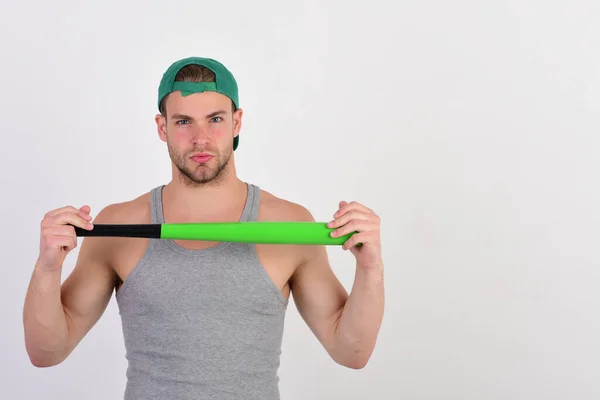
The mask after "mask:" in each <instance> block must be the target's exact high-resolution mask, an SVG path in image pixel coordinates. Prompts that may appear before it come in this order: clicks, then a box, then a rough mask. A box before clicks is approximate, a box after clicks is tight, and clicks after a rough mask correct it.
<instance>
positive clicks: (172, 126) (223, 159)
mask: <svg viewBox="0 0 600 400" xmlns="http://www.w3.org/2000/svg"><path fill="white" fill-rule="evenodd" d="M241 113H242V111H241V110H237V111H236V112H235V113H233V110H232V104H231V100H230V99H229V98H228V97H227V96H225V95H222V94H220V93H215V92H204V93H194V94H191V95H189V96H182V95H181V93H180V92H173V93H171V94H170V95H169V97H168V98H167V101H166V118H163V117H162V116H160V115H157V117H156V122H157V125H158V130H159V134H160V136H161V139H163V140H164V141H165V142H166V143H167V147H168V149H169V156H170V157H171V160H172V162H173V164H174V165H175V166H176V167H177V169H178V170H179V172H180V174H181V175H182V177H183V178H184V181H185V182H186V183H187V184H190V185H192V186H194V185H202V184H206V183H209V182H211V183H218V182H219V179H220V178H223V171H224V170H225V169H226V167H227V165H228V162H229V160H230V158H231V155H232V153H233V138H234V136H236V135H237V134H238V133H239V129H240V125H241V124H240V123H241Z"/></svg>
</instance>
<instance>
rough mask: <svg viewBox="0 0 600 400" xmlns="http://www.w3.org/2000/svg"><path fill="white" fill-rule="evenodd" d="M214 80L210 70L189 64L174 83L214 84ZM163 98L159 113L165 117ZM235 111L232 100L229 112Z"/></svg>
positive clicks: (176, 77) (164, 100)
mask: <svg viewBox="0 0 600 400" xmlns="http://www.w3.org/2000/svg"><path fill="white" fill-rule="evenodd" d="M215 80H216V77H215V74H214V72H212V71H211V70H210V69H208V68H206V67H203V66H201V65H197V64H189V65H186V66H185V67H183V68H182V69H181V70H180V71H179V72H178V73H177V75H176V76H175V82H196V83H200V82H214V81H215ZM168 97H169V96H165V97H164V98H163V99H162V100H161V102H160V107H159V110H160V113H161V115H163V116H164V117H166V116H167V114H166V112H167V110H166V104H167V98H168ZM235 110H236V108H235V104H234V103H233V100H232V101H231V112H234V111H235Z"/></svg>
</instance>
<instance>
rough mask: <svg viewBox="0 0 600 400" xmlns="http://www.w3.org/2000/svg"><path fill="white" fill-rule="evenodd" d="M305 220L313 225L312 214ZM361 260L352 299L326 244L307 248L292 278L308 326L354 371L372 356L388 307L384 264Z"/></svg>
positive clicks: (297, 303)
mask: <svg viewBox="0 0 600 400" xmlns="http://www.w3.org/2000/svg"><path fill="white" fill-rule="evenodd" d="M304 220H307V221H314V219H313V218H312V216H310V215H305V217H304ZM350 228H352V226H350ZM342 234H343V233H342ZM361 238H362V237H361ZM358 260H359V258H357V264H356V273H355V279H354V283H353V286H352V290H351V292H350V294H349V295H348V294H347V292H346V290H345V289H344V288H343V286H342V285H341V283H340V282H339V280H338V279H337V277H336V276H335V275H334V273H333V271H332V269H331V266H330V263H329V260H328V256H327V252H326V248H325V247H323V246H309V247H307V250H306V258H305V261H304V262H303V264H302V265H300V266H299V267H298V269H297V270H296V272H295V273H294V275H293V277H292V280H291V287H292V293H293V296H294V302H295V304H296V307H297V308H298V311H299V313H300V314H301V316H302V317H303V319H304V320H305V321H306V323H307V325H308V326H309V327H310V329H311V330H312V331H313V332H314V334H315V335H316V337H317V338H318V339H319V341H320V342H321V343H322V344H323V346H324V348H325V349H326V350H327V351H328V353H329V354H330V356H331V357H332V359H333V360H335V361H336V362H337V363H339V364H341V365H344V366H347V367H349V368H356V369H358V368H362V367H364V366H365V365H366V364H367V362H368V360H369V359H370V357H371V354H372V352H373V350H374V348H375V343H376V341H377V336H378V333H379V329H380V326H381V322H382V319H383V309H384V287H383V264H382V263H381V264H379V263H377V264H373V265H368V266H367V265H362V263H361V262H359V261H358Z"/></svg>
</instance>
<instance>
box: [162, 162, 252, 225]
mask: <svg viewBox="0 0 600 400" xmlns="http://www.w3.org/2000/svg"><path fill="white" fill-rule="evenodd" d="M222 173H223V176H221V177H219V178H217V179H216V180H215V182H208V183H205V184H193V183H190V182H189V181H187V182H186V180H185V179H186V178H185V177H181V176H180V175H179V171H177V173H176V174H175V172H174V177H173V179H172V180H171V181H170V182H169V183H168V184H167V185H165V187H164V190H163V210H164V215H165V222H219V221H237V220H239V218H240V217H241V215H242V212H243V209H244V206H245V204H246V197H247V190H248V189H247V185H246V183H245V182H243V181H242V180H240V179H239V178H238V177H237V176H236V175H235V173H232V171H231V170H229V171H222ZM217 180H218V182H217Z"/></svg>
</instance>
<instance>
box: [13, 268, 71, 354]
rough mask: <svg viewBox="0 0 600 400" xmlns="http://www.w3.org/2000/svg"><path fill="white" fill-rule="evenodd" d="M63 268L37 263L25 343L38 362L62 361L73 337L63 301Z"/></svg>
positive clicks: (29, 296) (27, 306)
mask: <svg viewBox="0 0 600 400" xmlns="http://www.w3.org/2000/svg"><path fill="white" fill-rule="evenodd" d="M60 286H61V271H60V269H57V270H55V271H49V270H45V269H44V268H40V267H38V266H37V265H36V267H35V268H34V272H33V274H32V276H31V281H30V284H29V288H28V291H27V294H26V297H25V305H24V308H23V324H24V329H25V344H26V348H27V352H28V354H29V357H30V359H31V361H32V362H33V363H34V364H35V365H39V366H50V365H55V364H57V363H58V362H60V361H62V358H64V354H65V352H66V348H67V346H68V341H69V326H68V320H67V315H66V314H65V310H64V308H63V305H62V301H61V288H60Z"/></svg>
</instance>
